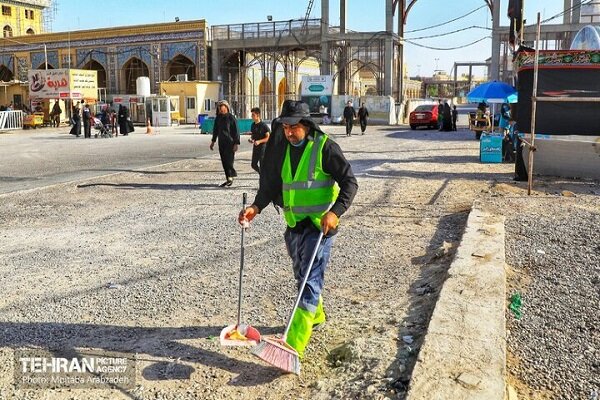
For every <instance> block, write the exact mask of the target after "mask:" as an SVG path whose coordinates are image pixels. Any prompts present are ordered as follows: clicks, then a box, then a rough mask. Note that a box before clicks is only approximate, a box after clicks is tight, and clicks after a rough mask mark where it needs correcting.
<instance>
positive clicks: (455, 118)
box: [452, 104, 458, 131]
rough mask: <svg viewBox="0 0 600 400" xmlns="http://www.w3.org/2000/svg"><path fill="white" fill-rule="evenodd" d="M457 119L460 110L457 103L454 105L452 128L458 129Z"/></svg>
mask: <svg viewBox="0 0 600 400" xmlns="http://www.w3.org/2000/svg"><path fill="white" fill-rule="evenodd" d="M456 120H458V111H457V110H456V104H453V105H452V130H453V131H455V130H456Z"/></svg>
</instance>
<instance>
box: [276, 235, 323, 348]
mask: <svg viewBox="0 0 600 400" xmlns="http://www.w3.org/2000/svg"><path fill="white" fill-rule="evenodd" d="M321 240H323V231H321V232H319V238H318V239H317V244H316V245H315V249H314V250H313V253H312V256H311V257H310V263H308V269H307V270H306V274H305V275H304V279H303V280H302V285H300V289H299V290H298V297H296V304H294V309H293V310H292V314H291V315H290V319H289V320H288V323H287V326H286V327H285V332H283V337H282V340H283V341H284V342H285V340H286V339H287V335H288V332H289V331H290V327H291V326H292V320H293V319H294V314H296V309H298V304H300V299H301V298H302V292H304V287H305V286H306V282H307V281H308V276H309V275H310V271H311V270H312V267H313V264H314V262H315V258H317V252H318V251H319V247H321Z"/></svg>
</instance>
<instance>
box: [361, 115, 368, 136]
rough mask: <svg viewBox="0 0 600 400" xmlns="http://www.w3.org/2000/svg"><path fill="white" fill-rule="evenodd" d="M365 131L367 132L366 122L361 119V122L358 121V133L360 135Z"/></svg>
mask: <svg viewBox="0 0 600 400" xmlns="http://www.w3.org/2000/svg"><path fill="white" fill-rule="evenodd" d="M366 130H367V120H366V119H362V118H361V120H360V131H361V132H362V133H365V131H366Z"/></svg>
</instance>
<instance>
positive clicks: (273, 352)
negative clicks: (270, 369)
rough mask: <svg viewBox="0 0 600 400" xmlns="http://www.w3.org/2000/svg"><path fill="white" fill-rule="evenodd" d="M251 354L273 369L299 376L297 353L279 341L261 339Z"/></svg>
mask: <svg viewBox="0 0 600 400" xmlns="http://www.w3.org/2000/svg"><path fill="white" fill-rule="evenodd" d="M251 352H252V354H254V355H255V356H257V357H258V358H260V359H261V360H263V361H265V362H267V363H269V364H271V365H273V366H274V367H277V368H279V369H282V370H284V371H286V372H290V373H293V374H296V375H300V358H299V357H298V353H297V352H296V350H294V349H293V348H292V347H290V345H288V344H287V343H285V342H284V341H283V340H281V339H270V338H269V339H263V340H262V341H261V342H260V343H259V344H258V345H256V346H255V347H254V348H253V349H252V350H251Z"/></svg>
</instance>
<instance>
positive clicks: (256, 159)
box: [250, 144, 265, 173]
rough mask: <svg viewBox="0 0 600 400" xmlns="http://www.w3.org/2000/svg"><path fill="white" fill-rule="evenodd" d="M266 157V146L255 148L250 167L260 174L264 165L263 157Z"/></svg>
mask: <svg viewBox="0 0 600 400" xmlns="http://www.w3.org/2000/svg"><path fill="white" fill-rule="evenodd" d="M264 156H265V145H264V144H261V145H259V146H254V147H253V148H252V163H251V164H250V166H251V167H252V169H253V170H255V171H256V172H258V173H260V166H261V165H262V160H263V157H264Z"/></svg>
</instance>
